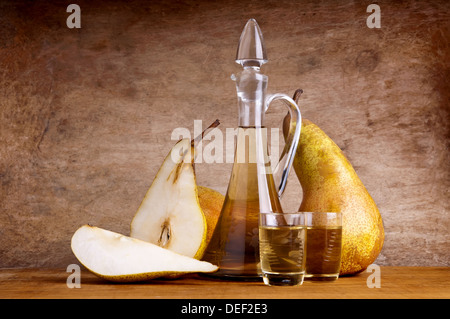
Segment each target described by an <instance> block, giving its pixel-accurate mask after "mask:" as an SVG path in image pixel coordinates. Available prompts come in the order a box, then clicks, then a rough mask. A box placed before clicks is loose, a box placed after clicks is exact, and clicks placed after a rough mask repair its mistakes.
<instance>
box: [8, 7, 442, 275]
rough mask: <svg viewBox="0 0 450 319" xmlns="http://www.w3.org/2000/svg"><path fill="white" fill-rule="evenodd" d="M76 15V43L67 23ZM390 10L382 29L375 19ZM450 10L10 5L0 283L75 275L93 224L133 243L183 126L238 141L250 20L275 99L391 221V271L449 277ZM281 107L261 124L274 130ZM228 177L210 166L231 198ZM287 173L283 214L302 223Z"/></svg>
mask: <svg viewBox="0 0 450 319" xmlns="http://www.w3.org/2000/svg"><path fill="white" fill-rule="evenodd" d="M70 3H77V4H79V5H80V7H81V26H82V28H81V29H69V28H67V26H66V19H67V17H68V16H69V13H67V12H66V8H67V6H68V4H70ZM371 3H377V4H379V5H380V7H381V29H369V28H367V26H366V18H367V16H368V15H369V13H366V8H367V6H368V5H369V4H371ZM449 12H450V2H449V1H447V0H442V1H412V0H410V1H407V0H405V1H331V0H330V1H313V0H306V1H279V0H277V1H245V0H239V1H235V0H233V1H211V2H209V1H195V2H194V1H176V2H175V1H174V2H157V1H133V0H130V1H79V0H73V1H52V2H51V3H48V2H46V1H10V2H8V1H2V2H0V92H1V95H0V238H1V240H0V267H66V266H67V265H68V264H70V263H74V262H76V259H75V257H74V256H73V255H72V252H71V250H70V238H71V236H72V234H73V232H74V231H75V230H76V229H77V228H78V227H79V226H81V225H82V224H85V223H91V224H93V225H96V226H99V227H104V228H107V229H110V230H113V231H117V232H121V233H124V234H128V232H129V224H130V221H131V219H132V217H133V215H134V213H135V211H136V209H137V208H138V206H139V204H140V201H141V200H142V198H143V196H144V194H145V192H146V191H147V189H148V187H149V186H150V184H151V182H152V180H153V177H154V175H155V173H156V171H157V169H158V168H159V165H160V164H161V162H162V160H163V158H164V157H165V156H166V154H167V152H168V151H169V150H170V148H171V146H172V145H173V144H174V141H172V140H171V132H172V130H173V129H174V128H177V127H186V128H188V129H190V130H191V131H192V129H193V123H194V122H193V121H194V120H196V119H198V120H202V121H203V123H204V124H205V125H206V124H209V123H210V122H212V121H214V120H215V119H216V118H219V119H220V120H221V123H222V124H221V128H222V130H223V132H225V128H227V127H235V126H236V123H237V122H236V117H237V108H236V94H235V87H234V83H233V82H232V81H231V80H230V75H231V74H232V73H233V72H237V71H239V66H238V65H236V64H235V63H234V55H235V51H236V46H237V42H238V39H239V36H240V33H241V31H242V28H243V26H244V24H245V22H246V21H247V19H249V18H256V19H257V21H258V23H259V24H260V26H261V29H262V31H263V34H264V37H265V40H266V44H267V50H268V55H269V59H270V62H269V63H268V64H267V65H265V66H264V67H263V69H262V70H263V72H264V73H265V74H267V75H269V91H270V92H272V93H275V92H283V93H287V94H289V95H292V93H293V92H294V90H295V89H297V88H299V87H301V88H303V89H304V91H305V93H304V95H303V96H302V100H301V103H300V106H301V108H302V112H303V116H304V117H307V118H309V119H311V120H312V121H314V122H316V123H317V124H318V125H319V126H320V127H321V128H322V129H324V131H325V132H327V133H328V134H329V135H330V136H331V137H332V138H333V139H334V140H335V141H336V143H337V144H338V145H339V146H340V147H341V148H342V149H343V150H344V152H345V153H346V155H347V156H348V158H349V159H350V161H351V162H352V164H353V165H354V167H355V169H356V171H357V173H358V174H359V176H360V178H361V179H362V181H363V183H364V184H365V185H366V187H367V189H368V190H369V192H370V194H371V195H372V197H373V198H374V200H375V202H376V203H377V204H378V207H379V209H380V211H381V214H382V217H383V221H384V226H385V231H386V239H385V245H384V248H383V250H382V252H381V255H380V256H379V258H378V260H377V261H376V263H378V264H380V265H413V266H418V265H422V266H450V253H449V251H450V244H449V234H448V233H449V229H450V222H449V191H448V190H449V187H450V176H449V171H450V170H449V168H450V161H449V150H448V147H449V127H450V124H449V94H450V87H449V66H450V55H449V54H450V51H449V43H450V24H449V21H450V14H449ZM283 115H284V109H283V108H282V107H281V106H279V107H277V106H274V107H273V108H272V109H271V110H270V112H269V114H268V116H267V124H268V125H269V126H272V127H274V126H275V127H276V126H278V127H280V124H281V118H282V117H283ZM230 169H231V165H230V164H212V165H206V164H199V165H197V175H198V180H199V184H201V185H205V186H209V187H211V188H214V189H216V190H218V191H220V192H222V193H225V191H226V186H227V184H228V178H229V173H230ZM300 201H301V189H300V186H299V183H298V182H297V179H296V177H295V175H294V174H292V175H291V176H290V181H289V185H288V189H287V191H286V193H285V196H284V197H283V204H284V205H285V207H286V209H297V208H298V206H299V204H300Z"/></svg>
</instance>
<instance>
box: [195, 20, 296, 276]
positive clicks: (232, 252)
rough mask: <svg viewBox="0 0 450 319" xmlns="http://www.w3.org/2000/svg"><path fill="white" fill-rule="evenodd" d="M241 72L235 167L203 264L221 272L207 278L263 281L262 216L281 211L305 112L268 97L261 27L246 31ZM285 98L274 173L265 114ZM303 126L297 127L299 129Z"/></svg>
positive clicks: (251, 22)
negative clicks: (286, 116) (286, 124)
mask: <svg viewBox="0 0 450 319" xmlns="http://www.w3.org/2000/svg"><path fill="white" fill-rule="evenodd" d="M236 62H237V63H239V64H240V65H241V66H242V67H243V70H242V72H240V73H239V74H237V75H233V76H232V79H233V80H235V82H236V90H237V96H238V110H239V119H238V129H237V142H236V150H235V158H234V164H233V168H232V172H231V177H230V182H229V185H228V190H227V194H226V196H225V201H224V204H223V207H222V211H221V214H220V217H219V220H218V223H217V226H216V228H215V231H214V234H213V236H212V238H211V241H210V243H209V245H208V247H207V249H206V252H205V255H204V257H203V260H207V261H209V262H211V263H213V264H215V265H217V266H219V270H218V271H217V272H215V273H211V274H208V276H212V277H217V278H221V279H234V280H260V276H261V274H260V270H259V265H258V263H259V239H258V224H259V213H260V212H278V213H282V212H283V210H282V207H281V203H280V197H281V195H282V193H283V191H284V189H285V186H286V182H287V176H288V174H289V170H290V168H291V166H292V162H293V158H294V155H295V150H296V149H297V145H298V141H299V138H300V128H301V125H300V123H301V114H300V110H299V108H298V106H297V104H296V103H295V102H294V101H293V100H292V99H291V98H290V97H288V96H287V95H285V94H281V93H277V94H272V95H267V94H266V90H267V82H268V77H267V76H266V75H264V74H262V73H260V67H261V65H263V64H264V63H266V62H267V55H266V49H265V46H264V40H263V37H262V33H261V30H260V28H259V26H258V23H257V22H256V21H255V20H254V19H250V20H249V21H248V22H247V24H246V25H245V27H244V30H243V32H242V34H241V38H240V41H239V46H238V50H237V54H236ZM275 100H281V101H283V102H284V105H286V106H287V108H288V111H289V113H290V116H291V124H290V130H289V135H288V137H287V138H286V144H285V147H284V149H283V152H282V154H281V156H280V160H279V162H278V163H277V165H276V167H275V169H274V172H273V173H272V165H271V162H270V158H269V155H268V145H267V128H266V127H265V126H264V116H265V112H266V111H267V109H268V107H269V105H270V104H271V103H272V102H273V101H275ZM297 123H299V125H297Z"/></svg>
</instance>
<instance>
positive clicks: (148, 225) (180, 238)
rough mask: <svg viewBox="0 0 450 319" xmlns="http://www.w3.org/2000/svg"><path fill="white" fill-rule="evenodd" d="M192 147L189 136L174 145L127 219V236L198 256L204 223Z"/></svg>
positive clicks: (187, 254) (201, 248)
mask: <svg viewBox="0 0 450 319" xmlns="http://www.w3.org/2000/svg"><path fill="white" fill-rule="evenodd" d="M194 150H195V149H194V147H193V145H192V143H191V141H190V140H189V139H182V140H180V141H178V142H177V143H176V144H175V145H174V147H173V148H172V150H171V151H170V153H169V155H167V157H166V158H165V159H164V162H163V163H162V165H161V167H160V169H159V171H158V173H157V174H156V177H155V179H154V180H153V183H152V185H151V186H150V188H149V190H148V191H147V193H146V195H145V197H144V199H143V201H142V203H141V205H140V207H139V208H138V210H137V212H136V214H135V216H134V218H133V220H132V222H131V232H130V236H131V237H134V238H138V239H141V240H144V241H147V242H149V243H152V244H155V245H158V246H160V247H163V248H167V249H169V250H171V251H174V252H176V253H179V254H182V255H185V256H188V257H193V258H196V259H200V258H201V257H202V256H203V253H204V251H205V249H206V245H207V242H206V241H207V240H206V235H207V223H206V218H205V215H204V213H203V211H202V209H201V207H200V203H199V199H198V189H197V183H196V178H195V172H194V164H193V162H194Z"/></svg>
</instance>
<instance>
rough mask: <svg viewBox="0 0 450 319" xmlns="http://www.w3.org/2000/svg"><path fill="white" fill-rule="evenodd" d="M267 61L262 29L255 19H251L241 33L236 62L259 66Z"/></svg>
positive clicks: (244, 65) (247, 65) (245, 65)
mask: <svg viewBox="0 0 450 319" xmlns="http://www.w3.org/2000/svg"><path fill="white" fill-rule="evenodd" d="M266 62H267V53H266V46H265V45H264V38H263V36H262V32H261V29H260V28H259V25H258V23H257V22H256V20H255V19H250V20H248V21H247V23H246V25H245V27H244V30H243V31H242V33H241V38H240V40H239V45H238V49H237V52H236V63H239V64H240V65H242V66H243V67H244V68H246V67H257V68H259V67H261V65H263V64H264V63H266Z"/></svg>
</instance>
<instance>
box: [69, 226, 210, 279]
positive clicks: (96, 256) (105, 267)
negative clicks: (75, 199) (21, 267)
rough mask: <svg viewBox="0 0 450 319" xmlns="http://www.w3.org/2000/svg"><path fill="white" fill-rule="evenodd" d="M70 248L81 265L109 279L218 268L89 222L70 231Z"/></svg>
mask: <svg viewBox="0 0 450 319" xmlns="http://www.w3.org/2000/svg"><path fill="white" fill-rule="evenodd" d="M71 247H72V251H73V253H74V254H75V256H76V257H77V259H78V260H79V261H80V263H81V264H82V265H84V266H85V267H86V268H87V269H88V270H90V271H91V272H93V273H94V274H96V275H97V276H99V277H101V278H104V279H107V280H110V281H117V282H133V281H143V280H149V279H154V278H158V277H163V276H169V277H173V276H178V275H182V274H187V273H196V272H214V271H216V270H217V269H218V267H217V266H215V265H213V264H211V263H208V262H205V261H199V260H197V259H194V258H191V257H187V256H183V255H180V254H177V253H175V252H173V251H170V250H168V249H165V248H161V247H159V246H156V245H154V244H151V243H148V242H145V241H142V240H139V239H136V238H131V237H128V236H124V235H121V234H119V233H116V232H112V231H109V230H106V229H103V228H99V227H94V226H90V225H84V226H82V227H80V228H79V229H78V230H77V231H76V232H75V233H74V235H73V236H72V243H71Z"/></svg>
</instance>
